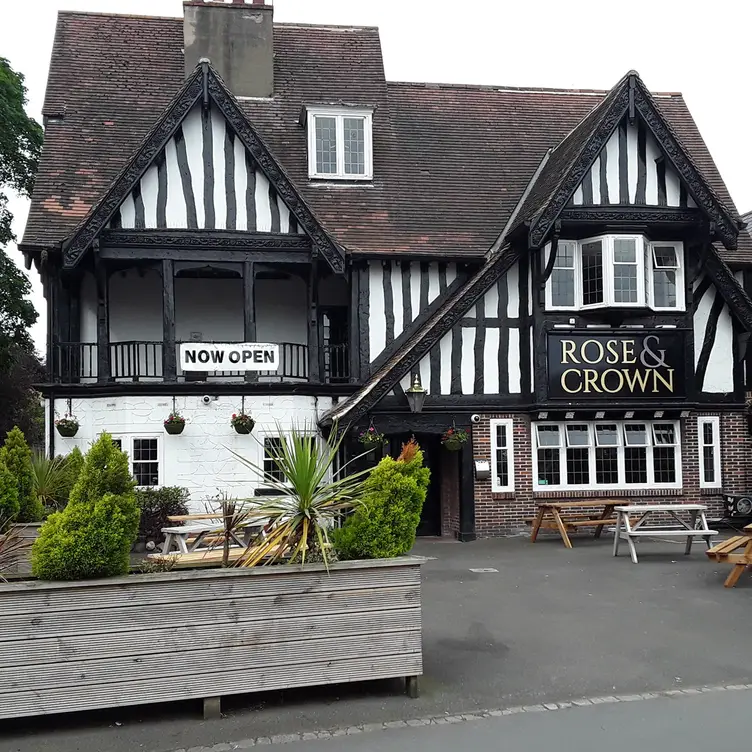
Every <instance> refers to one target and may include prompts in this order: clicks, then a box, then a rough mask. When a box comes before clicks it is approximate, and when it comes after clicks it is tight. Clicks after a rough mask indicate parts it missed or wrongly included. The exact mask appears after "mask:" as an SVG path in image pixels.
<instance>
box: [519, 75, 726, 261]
mask: <svg viewBox="0 0 752 752" xmlns="http://www.w3.org/2000/svg"><path fill="white" fill-rule="evenodd" d="M624 123H626V126H627V130H626V131H625V130H624V125H623V124H624ZM630 125H631V126H633V127H635V128H636V130H634V131H633V132H632V134H633V135H632V139H633V140H634V144H633V145H634V151H633V152H632V153H630V148H629V146H630V139H629V130H628V128H629V126H630ZM641 134H642V138H640V136H641ZM614 137H615V138H616V141H615V142H614V141H613V139H614ZM620 138H624V139H626V140H625V143H624V147H625V148H624V150H623V151H622V150H621V149H620V150H619V151H618V156H617V159H619V158H620V157H621V159H622V160H623V159H624V157H626V168H625V169H624V170H623V172H622V170H621V169H620V170H619V174H618V175H617V180H621V185H620V187H619V203H622V199H627V202H626V203H629V204H643V205H649V203H652V201H653V200H655V201H656V204H655V205H657V206H660V205H668V204H662V203H661V202H662V201H663V202H666V201H667V200H668V198H667V195H665V194H666V193H667V191H668V186H669V184H671V185H672V188H675V187H676V182H675V181H676V179H678V180H679V204H677V205H681V200H682V196H681V186H682V185H683V186H684V187H685V190H686V191H687V202H689V199H690V198H691V199H692V200H693V201H694V202H695V203H696V205H697V206H698V207H699V208H700V209H701V210H702V211H703V212H704V213H705V214H706V216H707V217H708V220H709V221H710V222H711V223H713V224H714V225H715V231H716V233H717V235H718V237H719V239H720V240H721V241H722V242H723V244H724V246H725V247H726V248H729V249H735V248H736V242H737V236H738V234H739V226H738V223H737V219H736V217H735V215H734V212H733V211H732V210H730V209H729V208H728V207H727V206H726V205H725V204H724V203H723V202H722V201H721V200H720V199H719V198H718V196H717V195H716V193H715V191H714V190H713V189H712V188H711V187H710V185H709V184H708V183H707V181H706V180H705V178H704V177H703V176H702V174H701V173H700V171H699V170H698V169H697V167H696V166H695V164H694V162H693V161H692V159H691V158H690V157H689V155H688V153H687V151H686V150H685V149H684V147H683V145H682V144H681V142H680V141H679V140H678V138H677V137H676V136H675V134H674V132H673V130H672V129H671V127H670V126H669V125H668V122H667V121H666V119H665V118H664V116H663V115H662V114H661V112H660V111H659V110H658V109H657V107H656V105H655V102H654V101H653V98H652V96H651V94H650V92H649V91H648V90H647V88H646V87H645V85H644V84H643V83H642V81H641V79H640V77H639V76H638V75H637V74H636V73H634V72H630V73H628V74H627V75H626V76H625V77H624V78H623V79H622V80H621V81H620V82H619V83H618V84H617V85H616V86H615V87H614V88H613V89H612V90H611V91H610V92H609V93H608V95H607V96H606V98H605V99H603V101H602V102H601V103H600V104H598V105H597V106H596V107H595V108H594V109H593V110H592V111H591V112H590V113H589V114H588V115H587V116H586V117H585V118H584V119H583V120H582V121H581V122H580V124H579V125H578V126H577V127H576V128H575V129H574V130H573V131H571V132H570V133H569V135H567V137H566V138H564V140H563V141H561V143H560V144H559V145H558V146H557V147H556V148H555V149H554V150H553V151H552V152H551V157H550V159H549V160H548V162H547V164H546V166H545V169H544V170H543V171H542V173H541V175H540V176H539V178H538V180H537V181H536V185H535V186H534V187H533V189H532V190H531V192H530V195H529V196H528V198H527V200H526V201H525V204H524V205H523V207H522V210H521V211H520V214H519V217H520V220H519V223H518V226H519V225H520V224H521V223H522V222H527V223H529V244H530V246H531V247H534V248H538V247H540V246H541V245H542V244H543V243H544V242H545V240H546V237H547V236H548V233H549V231H550V230H551V228H552V227H553V225H554V223H555V222H556V220H557V219H558V218H559V216H560V214H561V212H562V210H563V209H564V208H565V206H566V205H567V204H569V203H570V202H573V203H574V204H577V203H578V200H580V199H581V200H582V203H583V204H584V203H590V202H592V203H594V201H593V199H594V198H595V195H596V188H595V187H594V184H593V179H594V177H595V178H597V180H596V185H597V196H598V200H599V201H600V202H601V203H602V199H601V195H600V194H601V185H602V183H603V175H602V166H601V165H602V164H603V163H604V162H605V164H606V166H607V163H608V155H609V149H610V150H611V153H612V154H614V151H613V150H614V145H616V146H617V147H619V146H620V142H619V139H620ZM643 140H644V142H643ZM609 145H610V146H609ZM604 153H605V155H606V157H605V159H604V160H603V161H602V160H601V156H602V155H603V154H604ZM649 156H650V157H651V158H652V164H649V163H648V157H649ZM642 158H644V160H645V163H644V165H641V163H640V160H641V159H642ZM630 160H632V161H633V164H632V168H633V169H632V170H630V169H629V162H630ZM617 166H619V163H618V162H617ZM621 167H624V165H623V164H622V165H621ZM594 173H595V174H594ZM648 175H650V178H651V185H650V189H651V190H650V192H648V185H647V183H648ZM674 175H675V176H676V178H675V177H674ZM653 178H654V179H655V186H653V184H652V179H653ZM625 179H626V181H627V182H626V186H625V185H624V180H625ZM630 181H631V183H630ZM659 181H662V182H663V184H664V185H663V188H664V190H663V192H662V193H663V194H664V195H659ZM605 183H606V186H609V185H614V183H613V178H612V180H611V181H609V179H608V171H607V170H606V174H605ZM614 188H615V185H614ZM653 188H654V190H653ZM608 193H609V201H608V203H613V201H612V199H611V190H609V191H608ZM672 198H674V196H673V194H672ZM688 205H689V203H688Z"/></svg>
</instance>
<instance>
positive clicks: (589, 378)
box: [582, 368, 603, 394]
mask: <svg viewBox="0 0 752 752" xmlns="http://www.w3.org/2000/svg"><path fill="white" fill-rule="evenodd" d="M582 374H583V376H584V377H585V388H584V392H585V393H586V394H589V393H590V387H591V386H592V387H593V391H594V392H599V393H602V392H603V389H601V388H600V387H599V386H598V384H597V381H598V371H596V370H595V368H586V369H585V370H584V371H583V372H582Z"/></svg>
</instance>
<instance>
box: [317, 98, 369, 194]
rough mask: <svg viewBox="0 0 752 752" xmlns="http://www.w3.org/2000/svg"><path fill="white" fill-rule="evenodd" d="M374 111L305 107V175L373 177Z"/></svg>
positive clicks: (366, 178)
mask: <svg viewBox="0 0 752 752" xmlns="http://www.w3.org/2000/svg"><path fill="white" fill-rule="evenodd" d="M372 117H373V113H372V112H371V111H370V110H355V109H349V108H329V107H317V108H309V109H308V176H309V177H311V178H317V179H323V180H371V179H372V178H373V128H372Z"/></svg>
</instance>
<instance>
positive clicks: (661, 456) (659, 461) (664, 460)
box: [653, 446, 676, 483]
mask: <svg viewBox="0 0 752 752" xmlns="http://www.w3.org/2000/svg"><path fill="white" fill-rule="evenodd" d="M653 478H654V480H655V482H656V483H676V449H675V448H674V447H672V446H656V447H654V448H653Z"/></svg>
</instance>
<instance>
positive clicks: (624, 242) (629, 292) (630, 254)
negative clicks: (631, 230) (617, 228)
mask: <svg viewBox="0 0 752 752" xmlns="http://www.w3.org/2000/svg"><path fill="white" fill-rule="evenodd" d="M637 270H638V263H637V241H636V240H635V239H634V238H615V239H614V302H615V303H636V302H637V300H638V297H637V296H638V290H637Z"/></svg>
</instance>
